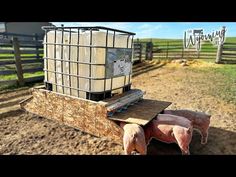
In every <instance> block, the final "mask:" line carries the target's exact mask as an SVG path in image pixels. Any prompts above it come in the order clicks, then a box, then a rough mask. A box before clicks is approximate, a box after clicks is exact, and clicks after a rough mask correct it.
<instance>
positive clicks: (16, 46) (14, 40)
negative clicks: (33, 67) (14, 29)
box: [12, 37, 24, 86]
mask: <svg viewBox="0 0 236 177" xmlns="http://www.w3.org/2000/svg"><path fill="white" fill-rule="evenodd" d="M12 45H13V50H14V58H15V62H16V73H17V77H18V83H19V85H20V86H23V85H24V76H23V70H22V65H21V56H20V45H19V42H18V39H17V38H16V37H12Z"/></svg>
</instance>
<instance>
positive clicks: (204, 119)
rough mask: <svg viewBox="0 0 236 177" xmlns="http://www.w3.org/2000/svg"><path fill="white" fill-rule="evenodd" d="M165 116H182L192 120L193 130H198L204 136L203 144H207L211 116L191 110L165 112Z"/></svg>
mask: <svg viewBox="0 0 236 177" xmlns="http://www.w3.org/2000/svg"><path fill="white" fill-rule="evenodd" d="M164 114H172V115H177V116H182V117H185V118H187V119H188V120H190V121H191V122H192V123H193V128H194V129H197V130H198V131H199V132H200V134H201V136H202V139H201V144H206V143H207V138H208V129H209V125H210V118H211V115H207V114H205V113H203V112H194V111H191V110H164Z"/></svg>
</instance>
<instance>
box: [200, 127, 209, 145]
mask: <svg viewBox="0 0 236 177" xmlns="http://www.w3.org/2000/svg"><path fill="white" fill-rule="evenodd" d="M200 131H201V135H202V139H201V144H206V143H207V139H208V129H203V128H202V129H200Z"/></svg>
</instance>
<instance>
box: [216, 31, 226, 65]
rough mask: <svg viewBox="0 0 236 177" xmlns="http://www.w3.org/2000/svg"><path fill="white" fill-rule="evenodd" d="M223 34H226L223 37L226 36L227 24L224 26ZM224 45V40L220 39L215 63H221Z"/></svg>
mask: <svg viewBox="0 0 236 177" xmlns="http://www.w3.org/2000/svg"><path fill="white" fill-rule="evenodd" d="M222 34H223V35H224V37H223V38H225V26H223V27H222ZM223 47H224V41H219V44H218V49H217V54H216V61H215V63H218V64H219V63H221V60H222V53H223Z"/></svg>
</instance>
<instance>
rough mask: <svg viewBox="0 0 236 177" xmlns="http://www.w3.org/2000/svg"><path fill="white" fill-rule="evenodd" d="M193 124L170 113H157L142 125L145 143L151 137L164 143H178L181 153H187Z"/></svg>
mask: <svg viewBox="0 0 236 177" xmlns="http://www.w3.org/2000/svg"><path fill="white" fill-rule="evenodd" d="M192 131H193V126H192V124H191V122H190V121H188V120H186V119H184V118H182V117H178V116H172V115H167V114H166V115H164V114H159V115H158V116H157V119H154V120H152V121H151V122H150V123H149V124H147V125H146V126H145V127H144V132H145V139H146V142H147V144H148V143H149V142H150V140H151V139H152V138H155V139H157V140H160V141H162V142H165V143H176V144H178V145H179V147H180V149H181V151H182V154H183V155H189V154H190V152H189V144H190V142H191V140H192Z"/></svg>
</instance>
